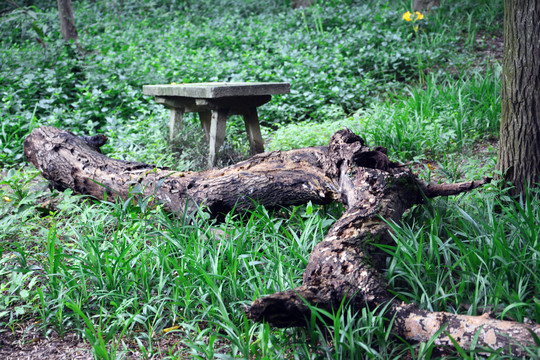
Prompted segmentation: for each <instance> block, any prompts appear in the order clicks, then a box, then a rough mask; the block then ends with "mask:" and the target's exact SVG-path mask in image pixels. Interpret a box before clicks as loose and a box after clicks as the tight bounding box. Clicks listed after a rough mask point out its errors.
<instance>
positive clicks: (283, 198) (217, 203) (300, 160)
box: [25, 127, 540, 356]
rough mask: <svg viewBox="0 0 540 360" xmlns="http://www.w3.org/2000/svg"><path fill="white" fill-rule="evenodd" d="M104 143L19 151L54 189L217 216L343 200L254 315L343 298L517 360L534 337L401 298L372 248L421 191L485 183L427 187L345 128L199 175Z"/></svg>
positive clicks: (300, 320) (39, 133) (36, 143)
mask: <svg viewBox="0 0 540 360" xmlns="http://www.w3.org/2000/svg"><path fill="white" fill-rule="evenodd" d="M104 141H106V138H104V137H103V136H98V137H83V138H79V137H76V136H75V135H73V134H72V133H70V132H67V131H63V130H59V129H55V128H50V127H42V128H39V129H35V130H34V131H33V132H32V133H31V134H30V135H29V136H28V137H27V139H26V140H25V155H26V157H27V159H28V160H29V161H30V162H31V163H32V164H34V166H36V168H38V169H39V170H40V171H42V175H43V176H44V177H45V178H46V179H48V180H49V181H51V182H52V183H53V185H54V186H56V187H57V188H60V189H64V188H71V189H73V190H74V191H76V192H78V193H81V194H87V195H91V196H94V197H96V198H98V199H104V197H105V196H107V197H108V198H111V197H113V198H114V197H121V198H127V197H128V196H130V195H132V194H131V193H130V192H131V191H132V189H133V187H134V186H135V185H137V184H140V186H141V189H142V193H141V195H142V196H148V195H154V196H155V198H156V199H157V200H158V201H162V202H163V203H164V206H165V207H166V208H167V209H168V210H170V211H173V212H176V213H182V212H183V211H185V209H186V208H187V210H188V211H193V210H195V209H196V208H197V207H198V206H200V205H204V206H206V207H207V208H208V209H209V211H210V212H211V214H212V215H213V216H220V214H223V213H226V212H228V211H230V210H232V209H233V208H234V209H235V210H236V211H241V210H245V209H248V208H251V207H253V206H254V201H257V202H259V203H262V204H264V205H265V206H270V207H272V206H284V205H294V204H302V203H307V202H308V201H311V202H313V203H316V204H328V203H330V202H332V201H339V202H341V203H343V204H344V206H345V208H346V211H345V213H344V214H343V216H342V217H341V218H340V219H339V220H338V221H337V222H336V223H335V224H334V225H333V226H332V227H331V228H330V230H329V231H328V234H327V235H326V237H325V238H324V240H323V241H322V242H321V243H319V244H317V246H316V247H315V249H314V250H313V252H312V254H311V256H310V259H309V262H308V265H307V268H306V271H305V273H304V276H303V285H301V286H300V287H298V288H296V289H291V290H287V291H284V292H280V293H275V294H272V295H270V296H266V297H263V298H260V299H257V300H256V301H254V302H253V304H252V305H251V307H250V308H249V309H247V314H248V316H249V317H250V318H251V319H253V320H254V321H266V322H269V323H270V324H271V325H273V326H279V327H289V326H304V325H305V324H306V319H310V309H309V306H307V304H306V303H309V304H311V305H315V306H317V307H319V308H322V309H325V310H328V311H332V310H335V309H336V308H337V307H339V306H340V304H342V303H343V301H344V300H345V302H346V303H347V304H348V305H349V306H351V307H353V308H355V309H362V308H364V307H366V306H367V307H369V308H371V309H374V308H376V307H379V306H380V308H384V309H386V311H387V313H386V316H387V317H388V318H394V322H393V328H392V331H393V332H394V334H396V335H398V336H400V337H402V338H404V339H406V340H408V341H411V342H423V341H428V340H429V339H430V338H431V337H432V336H433V334H435V333H436V332H437V331H438V330H439V329H440V328H441V327H443V326H445V331H444V332H443V334H442V335H441V336H440V337H439V338H438V339H437V340H436V343H437V344H440V345H446V346H450V347H451V346H453V345H452V342H451V340H450V338H449V336H451V337H452V339H453V340H454V341H455V342H456V343H457V344H458V345H459V346H460V347H462V348H468V347H469V346H470V345H471V343H472V341H473V340H472V339H473V338H474V337H475V335H476V333H477V332H479V336H478V340H477V343H476V346H477V347H482V346H484V347H490V348H493V349H502V351H503V352H507V353H510V352H511V353H512V354H514V355H519V356H521V355H524V353H523V348H522V346H521V345H525V346H530V345H532V344H533V343H534V342H533V337H532V335H531V333H530V331H532V332H534V333H536V334H538V335H540V326H539V325H526V324H522V323H517V322H510V321H501V320H495V319H491V318H489V317H485V316H465V315H456V314H450V313H445V312H429V311H425V310H422V309H419V308H418V307H417V306H416V305H414V304H404V303H401V302H399V301H396V300H395V299H394V298H393V296H392V295H391V294H390V292H389V291H388V286H387V284H386V282H385V280H384V279H383V278H382V276H381V275H380V273H379V271H378V269H380V268H381V267H382V265H383V262H384V260H385V259H384V255H383V254H381V253H380V252H379V251H378V248H377V247H376V246H375V245H376V244H379V245H380V244H391V243H392V242H393V240H392V237H391V234H390V231H389V226H388V224H387V222H386V221H398V220H399V219H400V218H401V216H402V215H403V213H404V212H405V211H406V210H407V209H409V208H411V207H412V206H414V205H415V204H420V203H421V202H422V201H423V200H424V199H425V198H426V197H435V196H441V195H442V196H447V195H453V194H458V193H460V192H464V191H469V190H471V189H474V188H476V187H478V186H482V185H483V184H485V183H486V182H487V181H489V179H484V180H480V181H471V182H466V183H461V184H427V183H424V182H422V181H419V180H418V179H417V178H416V176H415V175H414V174H413V173H412V172H411V170H410V169H409V168H407V167H404V166H402V165H400V164H396V163H393V162H391V161H389V160H388V158H387V157H386V155H385V153H386V152H385V149H384V148H374V149H370V148H369V147H367V146H365V145H364V143H363V140H362V138H360V137H359V136H357V135H355V134H353V133H352V132H351V131H349V130H341V131H339V132H337V133H336V134H334V136H333V137H332V139H331V140H330V143H329V145H328V146H324V147H317V148H306V149H298V150H291V151H286V152H280V151H276V152H270V153H264V154H259V155H256V156H254V157H253V158H251V159H249V160H247V161H244V162H241V163H238V164H236V165H234V166H231V167H228V168H225V169H220V170H208V171H204V172H200V173H195V172H175V171H171V170H169V169H165V168H156V167H154V166H151V165H147V164H143V163H137V162H129V161H122V160H114V159H110V158H108V157H106V156H104V155H102V154H100V153H99V152H98V151H97V150H98V149H99V147H100V146H101V145H103V143H104ZM105 194H106V195H105ZM186 204H187V207H186ZM509 349H510V350H509Z"/></svg>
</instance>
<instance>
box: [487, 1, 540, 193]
mask: <svg viewBox="0 0 540 360" xmlns="http://www.w3.org/2000/svg"><path fill="white" fill-rule="evenodd" d="M504 13H505V17H504V62H503V75H502V94H501V105H502V111H501V130H500V142H499V156H498V160H497V169H498V170H499V171H501V172H502V173H503V176H504V179H505V180H507V181H510V182H511V183H513V184H514V185H515V189H513V190H512V191H511V192H512V193H513V194H519V193H523V192H524V190H525V189H526V186H527V184H530V185H533V184H540V2H539V1H538V0H506V1H505V9H504Z"/></svg>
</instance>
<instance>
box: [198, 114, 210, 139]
mask: <svg viewBox="0 0 540 360" xmlns="http://www.w3.org/2000/svg"><path fill="white" fill-rule="evenodd" d="M199 119H200V120H201V125H202V128H203V130H204V137H205V138H206V142H210V126H211V124H212V112H211V111H199Z"/></svg>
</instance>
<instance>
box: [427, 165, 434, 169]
mask: <svg viewBox="0 0 540 360" xmlns="http://www.w3.org/2000/svg"><path fill="white" fill-rule="evenodd" d="M427 167H428V169H429V170H433V169H435V167H433V165H431V164H427Z"/></svg>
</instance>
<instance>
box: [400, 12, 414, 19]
mask: <svg viewBox="0 0 540 360" xmlns="http://www.w3.org/2000/svg"><path fill="white" fill-rule="evenodd" d="M417 12H418V11H417ZM401 18H402V19H403V20H405V21H412V14H411V12H410V11H407V12H406V13H405V14H403V16H402V17H401Z"/></svg>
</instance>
